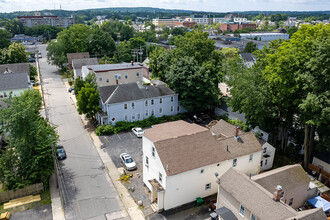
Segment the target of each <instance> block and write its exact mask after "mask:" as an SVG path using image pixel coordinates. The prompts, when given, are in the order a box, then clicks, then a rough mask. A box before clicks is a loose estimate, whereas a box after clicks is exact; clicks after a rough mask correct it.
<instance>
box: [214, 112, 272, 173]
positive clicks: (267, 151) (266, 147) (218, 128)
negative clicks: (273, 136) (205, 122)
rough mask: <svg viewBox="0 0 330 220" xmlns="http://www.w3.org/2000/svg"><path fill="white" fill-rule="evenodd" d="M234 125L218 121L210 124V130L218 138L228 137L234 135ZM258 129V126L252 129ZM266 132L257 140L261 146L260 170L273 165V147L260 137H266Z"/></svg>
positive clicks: (242, 132) (241, 132)
mask: <svg viewBox="0 0 330 220" xmlns="http://www.w3.org/2000/svg"><path fill="white" fill-rule="evenodd" d="M235 129H236V127H235V126H234V125H232V124H229V123H228V122H226V121H224V120H222V119H221V120H220V121H218V122H217V123H216V124H214V125H213V126H210V130H211V132H212V134H213V135H215V136H217V137H218V138H228V137H233V136H234V131H235ZM254 131H255V132H256V131H259V132H260V129H259V130H258V127H256V128H255V130H254ZM244 133H245V132H244V131H242V130H239V134H244ZM266 135H267V133H266V134H265V135H262V136H261V137H260V138H259V139H258V140H259V142H260V144H261V146H262V149H263V151H262V158H261V160H260V171H264V170H269V169H271V168H272V167H273V162H274V157H275V150H276V149H275V147H273V146H272V145H271V144H269V143H268V142H267V141H265V140H264V139H262V138H267V139H268V135H267V136H266Z"/></svg>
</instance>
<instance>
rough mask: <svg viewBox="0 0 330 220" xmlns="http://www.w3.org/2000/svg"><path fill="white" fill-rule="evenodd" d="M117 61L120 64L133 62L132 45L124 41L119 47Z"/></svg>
mask: <svg viewBox="0 0 330 220" xmlns="http://www.w3.org/2000/svg"><path fill="white" fill-rule="evenodd" d="M116 56H117V60H118V61H119V62H130V61H131V60H132V56H131V49H130V44H129V43H128V42H127V41H122V42H120V43H119V44H118V45H117V53H116Z"/></svg>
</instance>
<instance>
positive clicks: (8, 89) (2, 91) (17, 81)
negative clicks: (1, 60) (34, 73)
mask: <svg viewBox="0 0 330 220" xmlns="http://www.w3.org/2000/svg"><path fill="white" fill-rule="evenodd" d="M29 70H30V66H29V64H28V63H17V64H4V65H0V98H8V97H9V96H10V95H11V96H19V95H20V94H21V93H23V92H24V91H25V90H29V89H32V88H33V87H32V84H31V83H30V74H29Z"/></svg>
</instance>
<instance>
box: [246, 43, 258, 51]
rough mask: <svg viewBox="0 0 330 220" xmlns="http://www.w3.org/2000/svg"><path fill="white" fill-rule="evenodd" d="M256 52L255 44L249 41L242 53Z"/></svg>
mask: <svg viewBox="0 0 330 220" xmlns="http://www.w3.org/2000/svg"><path fill="white" fill-rule="evenodd" d="M256 50H257V44H256V43H253V42H252V41H249V42H247V43H246V45H245V48H244V53H252V52H254V51H256Z"/></svg>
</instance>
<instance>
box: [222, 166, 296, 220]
mask: <svg viewBox="0 0 330 220" xmlns="http://www.w3.org/2000/svg"><path fill="white" fill-rule="evenodd" d="M220 187H221V188H222V189H224V190H225V191H226V192H228V193H229V194H230V195H231V196H232V197H234V198H235V199H236V200H237V201H238V202H239V203H241V204H242V205H243V206H245V207H246V208H247V209H248V210H250V211H251V212H252V213H253V214H255V215H256V217H257V219H261V220H263V219H265V220H266V219H267V220H281V219H288V218H292V217H294V216H295V215H296V214H297V212H296V211H295V210H294V209H292V208H291V207H289V206H287V205H285V204H283V203H281V202H276V201H274V200H273V198H272V194H271V193H269V192H268V191H267V190H265V189H264V188H262V187H261V186H260V185H258V184H257V183H255V182H253V181H252V180H251V179H249V177H247V176H246V175H245V174H243V173H242V172H240V171H238V170H236V169H234V168H230V169H229V170H228V171H227V172H226V173H224V174H223V175H222V176H221V177H220Z"/></svg>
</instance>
